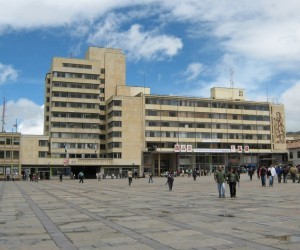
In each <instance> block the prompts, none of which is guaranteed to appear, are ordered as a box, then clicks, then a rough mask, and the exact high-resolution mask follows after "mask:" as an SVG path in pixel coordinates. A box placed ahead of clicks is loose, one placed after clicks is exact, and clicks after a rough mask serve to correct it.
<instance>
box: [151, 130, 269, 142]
mask: <svg viewBox="0 0 300 250" xmlns="http://www.w3.org/2000/svg"><path fill="white" fill-rule="evenodd" d="M145 136H146V137H163V138H164V137H166V138H198V139H230V140H271V136H270V135H264V134H254V135H253V134H233V133H232V134H227V133H203V132H202V133H196V132H166V131H146V133H145Z"/></svg>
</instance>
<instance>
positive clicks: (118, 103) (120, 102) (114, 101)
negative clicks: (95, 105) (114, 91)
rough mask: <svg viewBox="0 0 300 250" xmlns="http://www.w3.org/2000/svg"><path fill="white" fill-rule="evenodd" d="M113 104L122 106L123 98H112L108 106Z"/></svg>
mask: <svg viewBox="0 0 300 250" xmlns="http://www.w3.org/2000/svg"><path fill="white" fill-rule="evenodd" d="M113 106H122V101H121V100H112V101H111V102H109V103H108V108H111V107H113Z"/></svg>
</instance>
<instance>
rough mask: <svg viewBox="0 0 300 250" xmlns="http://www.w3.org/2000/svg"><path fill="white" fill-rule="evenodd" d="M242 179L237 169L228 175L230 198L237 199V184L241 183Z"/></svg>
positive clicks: (233, 169)
mask: <svg viewBox="0 0 300 250" xmlns="http://www.w3.org/2000/svg"><path fill="white" fill-rule="evenodd" d="M239 181H240V178H239V175H238V174H237V172H236V170H235V168H232V169H231V170H230V172H229V174H228V175H227V182H228V184H229V190H230V197H231V198H236V184H237V183H239Z"/></svg>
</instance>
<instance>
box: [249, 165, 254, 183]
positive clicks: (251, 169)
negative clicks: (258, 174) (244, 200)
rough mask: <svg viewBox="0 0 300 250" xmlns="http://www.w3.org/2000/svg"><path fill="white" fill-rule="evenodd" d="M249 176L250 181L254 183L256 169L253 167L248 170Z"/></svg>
mask: <svg viewBox="0 0 300 250" xmlns="http://www.w3.org/2000/svg"><path fill="white" fill-rule="evenodd" d="M248 174H249V176H250V181H252V176H253V174H254V169H253V168H252V167H251V168H250V169H249V170H248Z"/></svg>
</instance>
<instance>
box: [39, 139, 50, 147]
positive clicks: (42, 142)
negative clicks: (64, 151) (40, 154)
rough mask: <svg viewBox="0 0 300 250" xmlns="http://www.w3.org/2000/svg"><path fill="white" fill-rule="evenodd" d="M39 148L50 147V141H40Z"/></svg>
mask: <svg viewBox="0 0 300 250" xmlns="http://www.w3.org/2000/svg"><path fill="white" fill-rule="evenodd" d="M39 146H40V147H48V146H49V141H48V140H39Z"/></svg>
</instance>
